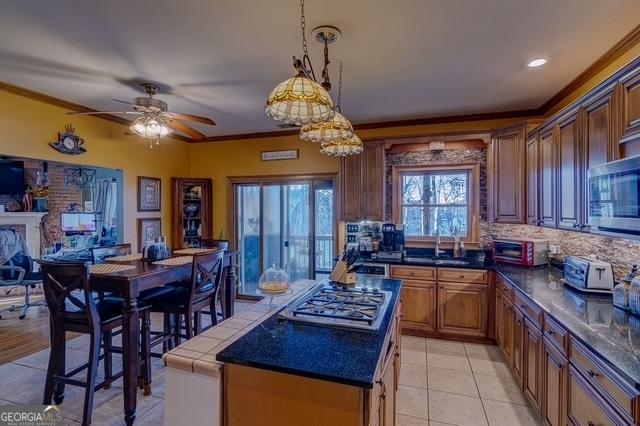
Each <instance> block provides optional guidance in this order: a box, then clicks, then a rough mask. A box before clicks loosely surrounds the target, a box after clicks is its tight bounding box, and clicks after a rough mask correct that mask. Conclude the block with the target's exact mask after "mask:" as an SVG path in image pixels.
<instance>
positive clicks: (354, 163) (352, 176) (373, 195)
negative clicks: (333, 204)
mask: <svg viewBox="0 0 640 426" xmlns="http://www.w3.org/2000/svg"><path fill="white" fill-rule="evenodd" d="M340 161H341V163H340V189H339V190H340V220H345V221H351V220H360V219H368V220H384V204H385V173H386V169H385V150H384V141H368V142H365V143H364V151H363V152H362V153H361V154H359V155H348V156H346V157H342V159H341V160H340Z"/></svg>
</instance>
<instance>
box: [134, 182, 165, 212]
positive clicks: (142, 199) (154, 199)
mask: <svg viewBox="0 0 640 426" xmlns="http://www.w3.org/2000/svg"><path fill="white" fill-rule="evenodd" d="M161 208H162V181H161V180H160V179H159V178H154V177H147V176H138V211H139V212H159V211H160V209H161Z"/></svg>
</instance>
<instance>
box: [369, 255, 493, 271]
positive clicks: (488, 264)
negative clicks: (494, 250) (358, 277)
mask: <svg viewBox="0 0 640 426" xmlns="http://www.w3.org/2000/svg"><path fill="white" fill-rule="evenodd" d="M427 259H428V262H424V261H415V260H411V257H409V260H407V259H402V260H395V261H394V260H378V259H372V258H362V259H361V260H362V262H363V263H384V264H387V265H407V266H424V267H432V268H434V267H438V268H461V269H491V268H492V267H493V262H492V260H491V259H489V258H488V257H487V258H485V260H483V261H480V260H478V258H476V257H465V258H459V259H458V258H455V259H454V258H446V257H445V258H439V259H432V258H427Z"/></svg>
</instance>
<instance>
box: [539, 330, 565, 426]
mask: <svg viewBox="0 0 640 426" xmlns="http://www.w3.org/2000/svg"><path fill="white" fill-rule="evenodd" d="M567 364H568V362H567V359H566V358H565V357H564V356H562V355H561V354H560V352H558V351H557V350H556V349H555V348H554V347H553V344H552V343H551V342H549V341H547V339H546V338H543V345H542V407H541V408H542V421H543V422H544V424H546V425H551V426H561V425H564V424H566V421H565V403H566V402H565V401H566V387H567Z"/></svg>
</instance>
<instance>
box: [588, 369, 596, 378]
mask: <svg viewBox="0 0 640 426" xmlns="http://www.w3.org/2000/svg"><path fill="white" fill-rule="evenodd" d="M587 374H588V375H589V377H596V376H597V375H598V373H596V372H595V371H593V370H589V371H587Z"/></svg>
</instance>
